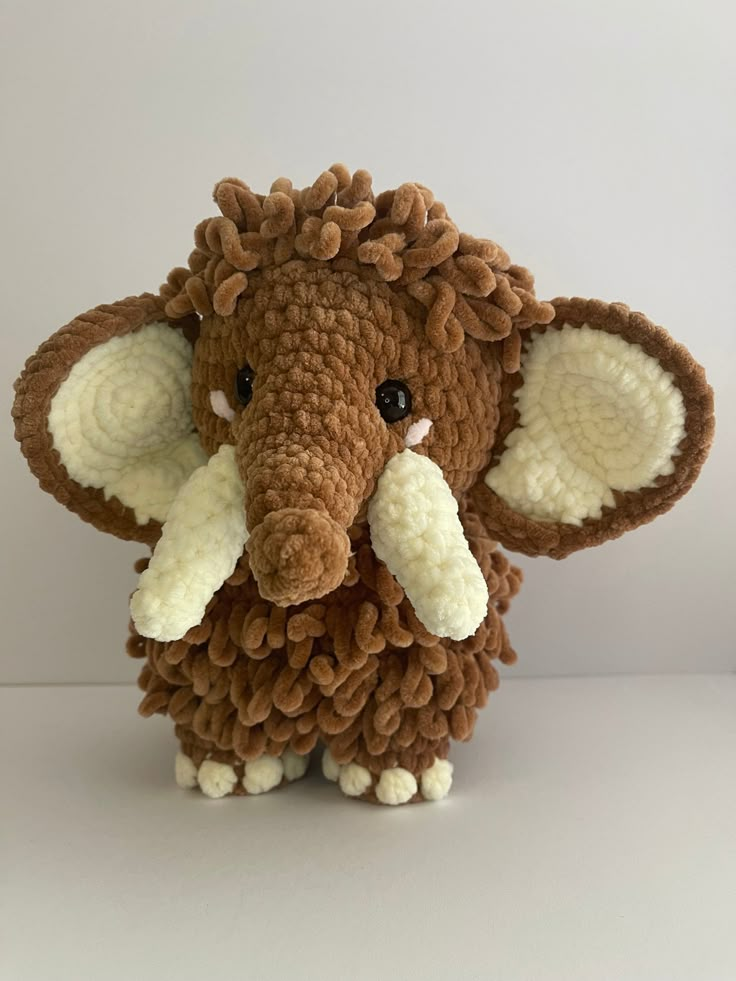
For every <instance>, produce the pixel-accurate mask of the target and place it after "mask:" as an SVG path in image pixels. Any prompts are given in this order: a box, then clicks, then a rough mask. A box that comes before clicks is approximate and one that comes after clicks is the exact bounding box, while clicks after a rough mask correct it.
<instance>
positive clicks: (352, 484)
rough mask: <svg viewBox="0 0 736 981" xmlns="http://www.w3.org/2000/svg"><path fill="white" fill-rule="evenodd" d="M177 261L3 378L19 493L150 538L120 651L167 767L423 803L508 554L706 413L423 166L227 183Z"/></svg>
mask: <svg viewBox="0 0 736 981" xmlns="http://www.w3.org/2000/svg"><path fill="white" fill-rule="evenodd" d="M214 199H215V201H216V203H217V206H218V208H219V210H220V212H221V215H220V216H218V217H214V218H208V219H206V220H205V221H203V222H201V224H199V225H198V226H197V228H196V230H195V233H194V240H195V249H194V251H193V252H192V253H191V255H190V256H189V262H188V266H187V267H186V268H176V269H174V270H173V272H171V273H170V275H169V277H168V280H167V282H166V283H165V284H164V285H163V286H162V287H161V290H160V292H159V294H158V295H154V294H151V293H143V294H141V295H140V296H134V297H129V298H128V299H125V300H120V301H119V302H117V303H113V304H109V305H103V306H98V307H96V308H95V309H93V310H91V311H89V312H88V313H84V314H82V315H81V316H79V317H77V318H76V319H75V320H73V321H72V322H71V323H70V324H68V325H67V326H66V327H63V328H61V330H59V331H58V332H57V333H55V334H54V335H53V336H52V337H51V338H50V339H49V340H47V341H46V342H45V343H44V344H43V345H42V346H41V347H40V349H39V350H38V352H37V353H36V354H35V355H33V357H31V358H30V359H29V361H28V363H27V364H26V367H25V370H24V371H23V374H22V375H21V377H20V378H19V380H18V382H17V383H16V390H17V398H16V401H15V406H14V410H13V414H14V417H15V420H16V434H17V438H18V440H19V441H20V443H21V447H22V451H23V453H24V454H25V456H26V458H27V460H28V463H29V465H30V468H31V470H32V471H33V473H34V474H35V475H36V477H37V478H38V480H39V482H40V484H41V487H42V488H43V489H44V490H46V491H48V492H49V493H51V494H53V495H54V496H55V497H56V498H57V500H58V501H60V502H61V503H62V504H64V505H65V506H66V507H67V508H69V509H70V510H72V511H75V512H76V513H77V514H78V515H79V516H80V517H81V518H83V519H84V520H85V521H89V522H91V523H92V524H93V525H95V526H96V527H97V528H99V529H101V530H102V531H106V532H110V533H111V534H113V535H117V536H118V537H119V538H123V539H133V540H135V541H139V542H141V543H143V544H144V545H147V546H150V548H151V549H152V553H151V556H150V558H146V559H142V560H141V561H140V562H139V563H138V566H137V570H138V571H139V572H140V573H141V575H140V580H139V583H138V588H137V591H136V592H135V593H134V594H133V597H132V600H131V614H132V624H131V638H130V640H129V643H128V651H129V653H130V654H131V655H132V656H133V657H138V658H142V659H144V662H145V663H144V665H143V669H142V671H141V674H140V681H139V683H140V686H141V688H142V689H143V691H144V692H145V696H144V698H143V701H142V703H141V707H140V711H141V713H142V714H143V715H151V714H152V713H162V714H168V715H170V716H171V717H172V719H173V720H174V722H175V726H176V735H177V737H178V739H179V743H180V751H179V753H178V755H177V758H176V767H175V771H176V779H177V782H178V783H179V784H180V785H181V786H185V787H195V786H198V787H199V788H200V789H201V790H202V791H203V792H204V793H205V794H206V795H208V796H209V797H222V796H224V795H226V794H240V795H242V794H260V793H263V792H265V791H268V790H271V789H273V788H275V787H278V786H279V785H281V784H283V783H285V782H289V781H292V780H295V779H297V778H298V777H301V776H302V775H303V774H304V772H305V770H306V768H307V763H308V759H309V754H310V752H311V751H312V750H313V749H314V748H315V746H316V745H317V743H318V741H321V743H322V744H323V745H324V747H325V749H324V754H323V757H322V768H323V772H324V774H325V776H327V777H328V778H329V779H332V780H336V781H337V782H338V783H339V786H340V788H341V790H342V791H343V792H344V793H345V794H347V795H349V796H351V797H360V798H363V799H365V800H370V801H378V802H381V803H383V804H403V803H406V802H408V801H419V800H438V799H440V798H442V797H445V796H446V794H447V792H448V790H449V788H450V784H451V780H452V765H451V763H450V762H449V761H448V758H447V757H448V751H449V742H450V739H456V740H467V739H469V738H470V736H471V734H472V732H473V727H474V725H475V719H476V712H477V709H478V708H479V707H481V706H483V705H484V704H485V702H486V700H487V696H488V692H490V691H492V690H493V689H495V688H496V687H497V685H498V674H497V672H496V670H495V668H494V665H493V662H494V660H496V659H498V660H500V661H501V662H503V663H504V664H511V663H512V662H513V661H514V660H515V654H514V652H513V650H512V648H511V646H510V645H509V642H508V638H507V635H506V631H505V629H504V625H503V623H502V620H501V617H502V615H503V614H504V613H505V612H506V610H507V609H508V607H509V601H510V600H511V598H512V597H513V596H514V595H515V593H516V592H517V591H518V589H519V584H520V581H521V574H520V572H519V570H518V569H517V568H515V567H514V566H513V565H511V564H510V563H509V561H508V559H507V558H506V557H505V556H504V554H503V553H502V552H501V551H499V549H498V544H499V543H500V544H501V545H504V546H506V547H507V548H509V549H511V550H513V551H518V552H523V553H525V554H526V555H547V556H552V557H554V558H558V559H561V558H564V557H565V556H566V555H568V554H570V553H571V552H574V551H576V550H578V549H581V548H586V547H588V546H590V545H597V544H599V543H601V542H604V541H606V540H608V539H611V538H615V537H617V536H619V535H621V534H623V532H625V531H628V530H629V529H631V528H634V527H636V526H637V525H640V524H643V523H644V522H646V521H650V520H651V519H652V518H654V517H656V516H657V515H658V514H662V513H663V512H665V511H666V510H668V509H669V508H670V507H671V506H672V505H673V504H674V502H675V501H676V500H677V499H678V498H679V497H680V496H681V495H682V494H684V493H685V491H687V490H688V488H689V487H690V486H691V484H692V483H693V481H694V480H695V478H696V476H697V474H698V472H699V470H700V467H701V465H702V463H703V460H704V459H705V456H706V454H707V452H708V448H709V445H710V442H711V438H712V433H713V404H712V393H711V390H710V388H709V387H708V384H707V382H706V380H705V376H704V373H703V370H702V368H701V367H700V366H699V365H698V364H696V363H695V362H694V360H693V358H692V357H691V356H690V354H689V353H688V352H687V350H685V349H684V348H683V347H681V346H680V345H678V344H676V343H675V342H674V341H673V340H672V339H671V338H670V337H669V335H668V334H667V333H665V331H664V330H662V329H661V328H660V327H656V326H654V325H653V324H652V323H651V322H650V321H649V320H648V319H647V318H646V317H644V316H643V315H642V314H640V313H632V312H631V311H630V310H629V309H628V307H626V306H624V305H623V304H621V303H613V304H609V303H603V302H601V301H599V300H583V299H556V300H553V301H552V302H550V303H545V302H542V301H540V300H538V299H537V298H536V297H535V295H534V290H533V278H532V276H531V275H530V273H529V272H528V271H527V270H526V269H524V268H523V267H521V266H517V265H513V264H512V263H511V262H510V260H509V257H508V256H507V254H506V252H504V250H503V249H502V248H501V247H500V246H498V245H496V244H495V243H494V242H491V241H488V240H487V239H480V238H474V237H473V236H472V235H469V234H467V233H465V232H461V231H460V230H459V229H458V228H457V227H456V225H455V224H454V223H453V221H452V220H451V219H450V218H449V216H448V214H447V211H446V210H445V207H444V205H443V204H441V203H440V202H438V201H436V200H435V199H434V196H433V195H432V193H431V192H430V191H429V190H428V189H427V188H426V187H424V186H423V185H422V184H415V183H407V184H402V185H401V187H399V188H397V189H396V190H391V191H384V192H383V193H381V194H378V195H374V193H373V191H372V189H371V178H370V175H369V174H368V173H366V171H364V170H358V171H356V172H355V173H354V174H352V175H351V174H350V172H349V171H348V170H347V169H346V168H345V167H344V166H342V165H335V166H333V167H331V168H330V169H329V170H327V171H325V172H324V173H322V174H321V175H320V176H319V177H318V178H317V180H316V181H315V182H314V184H312V186H311V187H307V188H305V189H304V190H295V189H294V187H293V186H292V184H291V182H290V181H288V180H286V179H285V178H279V179H278V180H277V181H275V183H274V184H273V186H272V188H271V191H270V193H269V194H267V195H262V194H256V193H254V192H253V191H251V190H250V188H249V187H248V186H247V185H246V184H244V183H243V182H242V181H240V180H236V179H234V178H227V179H226V180H223V181H221V182H220V183H219V184H217V186H216V187H215V191H214Z"/></svg>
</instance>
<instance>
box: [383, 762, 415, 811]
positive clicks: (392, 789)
mask: <svg viewBox="0 0 736 981" xmlns="http://www.w3.org/2000/svg"><path fill="white" fill-rule="evenodd" d="M416 792H417V781H416V778H415V776H414V774H413V773H409V771H408V770H404V769H403V767H400V766H395V767H392V768H391V769H390V770H382V771H381V777H380V779H379V781H378V783H377V784H376V797H377V798H378V799H379V800H380V802H381V803H382V804H406V802H407V801H408V800H411V798H412V797H413V796H414V794H415V793H416Z"/></svg>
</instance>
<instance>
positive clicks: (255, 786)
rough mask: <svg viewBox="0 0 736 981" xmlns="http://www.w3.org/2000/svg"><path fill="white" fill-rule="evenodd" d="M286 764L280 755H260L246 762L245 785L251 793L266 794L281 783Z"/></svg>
mask: <svg viewBox="0 0 736 981" xmlns="http://www.w3.org/2000/svg"><path fill="white" fill-rule="evenodd" d="M283 775H284V765H283V763H282V762H281V760H280V759H279V758H278V756H259V757H258V759H257V760H252V761H251V762H250V763H246V764H245V776H244V777H243V786H244V787H245V789H246V790H247V791H248V793H249V794H265V793H266V792H267V791H268V790H273V788H274V787H278V785H279V784H280V783H281V778H282V777H283Z"/></svg>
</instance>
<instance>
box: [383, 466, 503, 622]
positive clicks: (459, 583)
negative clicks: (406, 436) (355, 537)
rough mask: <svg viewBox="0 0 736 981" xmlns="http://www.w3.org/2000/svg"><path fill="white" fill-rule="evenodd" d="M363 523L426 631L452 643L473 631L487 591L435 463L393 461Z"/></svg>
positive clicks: (485, 607) (485, 603)
mask: <svg viewBox="0 0 736 981" xmlns="http://www.w3.org/2000/svg"><path fill="white" fill-rule="evenodd" d="M368 523H369V525H370V529H371V542H372V545H373V551H374V552H375V553H376V555H377V556H378V558H379V559H380V560H381V561H382V562H385V564H386V566H387V567H388V570H389V572H391V574H392V575H394V576H396V578H397V580H398V581H399V583H400V584H401V586H402V587H403V589H404V591H405V593H406V595H407V597H408V598H409V600H410V602H411V603H412V605H413V607H414V609H415V611H416V614H417V616H418V617H419V619H420V620H421V621H422V623H423V624H424V626H425V627H426V628H427V630H430V631H431V632H432V633H433V634H437V635H438V636H439V637H451V638H452V639H453V640H463V639H464V638H465V637H469V636H470V635H471V634H473V633H475V631H476V630H477V629H478V627H479V626H480V624H481V623H482V621H483V619H484V618H485V615H486V613H487V610H488V587H487V585H486V582H485V579H484V578H483V573H482V572H481V570H480V568H479V567H478V563H477V562H476V561H475V559H474V558H473V555H472V553H471V551H470V548H469V546H468V542H467V539H466V538H465V532H464V531H463V526H462V524H461V523H460V518H459V516H458V509H457V501H456V500H455V498H454V497H453V495H452V491H451V490H450V488H449V487H448V485H447V483H446V481H445V478H444V476H443V474H442V471H441V470H440V468H439V467H438V466H437V464H436V463H433V461H432V460H430V459H429V457H426V456H420V455H419V454H418V453H415V452H414V451H413V450H403V451H402V452H400V453H397V454H396V455H395V456H393V457H392V458H391V459H390V460H389V462H388V463H387V464H386V467H385V469H384V471H383V473H382V474H381V476H380V477H379V479H378V484H377V486H376V491H375V493H374V495H373V497H372V498H371V500H370V502H369V505H368Z"/></svg>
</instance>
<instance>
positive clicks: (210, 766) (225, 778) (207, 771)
mask: <svg viewBox="0 0 736 981" xmlns="http://www.w3.org/2000/svg"><path fill="white" fill-rule="evenodd" d="M197 778H198V780H199V786H200V788H201V790H202V793H203V794H206V795H207V797H225V796H226V795H227V794H229V793H232V789H233V787H234V786H235V784H236V783H237V782H238V778H237V777H236V775H235V770H233V768H232V767H231V766H230V765H229V764H228V763H217V762H216V761H215V760H205V761H204V763H203V764H202V765H201V766H200V768H199V773H198V774H197Z"/></svg>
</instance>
